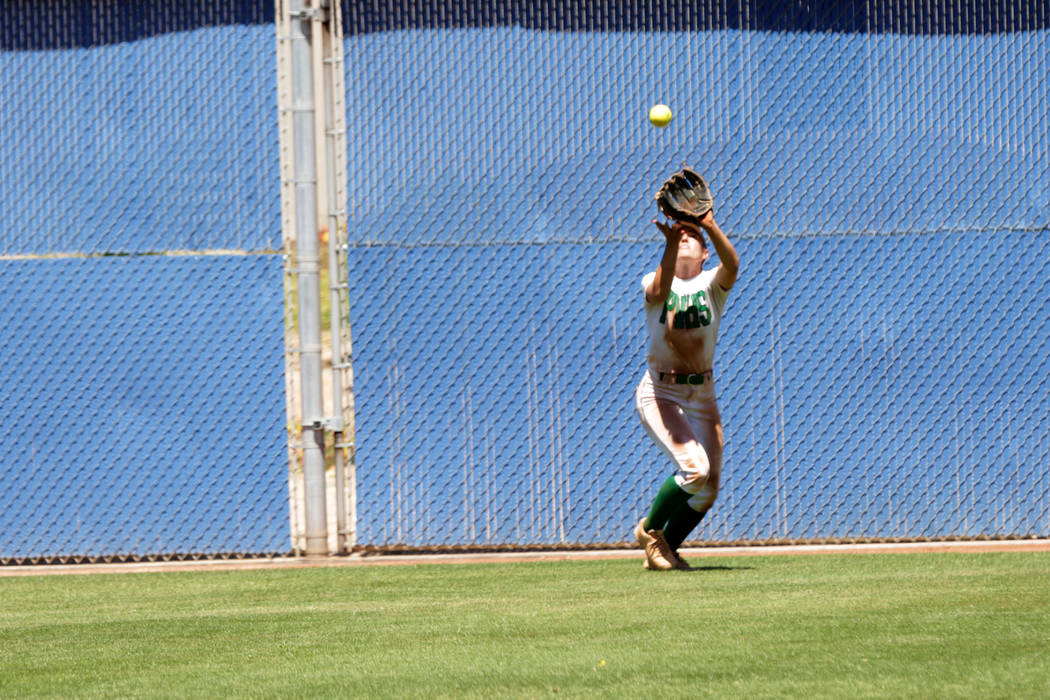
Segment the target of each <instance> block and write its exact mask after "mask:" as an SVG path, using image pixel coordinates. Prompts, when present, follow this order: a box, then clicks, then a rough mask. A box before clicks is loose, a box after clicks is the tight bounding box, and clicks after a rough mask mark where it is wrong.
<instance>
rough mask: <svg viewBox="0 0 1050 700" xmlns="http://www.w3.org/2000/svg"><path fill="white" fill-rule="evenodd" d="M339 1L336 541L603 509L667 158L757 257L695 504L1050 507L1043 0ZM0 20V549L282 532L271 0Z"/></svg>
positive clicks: (639, 353) (796, 535) (1049, 26)
mask: <svg viewBox="0 0 1050 700" xmlns="http://www.w3.org/2000/svg"><path fill="white" fill-rule="evenodd" d="M308 5H309V7H310V8H311V10H312V9H317V8H320V9H321V10H322V11H323V10H324V9H325V8H328V10H329V11H331V9H332V8H331V7H330V6H329V5H328V4H327V3H320V2H316V3H308ZM338 9H339V10H340V13H339V16H341V19H342V27H341V29H342V33H343V36H344V40H343V44H342V51H341V52H339V51H335V52H333V55H339V54H340V53H341V60H342V62H343V65H344V66H345V70H344V73H343V77H344V80H345V95H343V96H342V97H344V98H345V99H343V100H340V101H339V102H340V103H341V107H342V105H345V114H346V121H347V124H348V131H347V133H346V134H345V136H346V149H345V150H346V156H347V157H346V168H345V170H346V174H345V178H346V190H345V191H346V202H345V205H346V206H345V223H346V231H345V234H346V241H347V247H346V250H345V251H342V248H341V244H340V251H341V252H340V255H342V254H344V253H345V255H346V258H347V265H346V268H347V270H348V275H347V279H346V280H345V283H346V286H347V289H346V296H347V298H348V299H349V304H348V306H349V315H350V321H351V328H352V331H353V341H354V346H353V374H352V380H353V385H352V387H350V386H349V384H348V385H347V386H346V387H344V388H345V389H346V390H348V391H349V390H350V389H351V388H352V391H353V395H352V400H353V406H354V415H353V422H352V425H347V426H345V427H346V429H347V438H346V439H347V443H346V445H347V447H346V448H345V449H347V450H348V451H347V454H348V455H350V456H351V457H352V460H353V464H352V466H353V470H351V479H350V483H349V484H348V486H347V488H348V493H349V494H351V496H350V497H349V506H350V509H351V514H350V522H349V524H348V525H347V526H346V527H347V530H346V534H347V535H348V536H350V537H351V538H352V539H353V540H354V541H355V543H356V545H357V546H358V547H359V548H362V547H363V548H369V547H374V548H386V549H396V548H401V547H408V548H426V547H530V546H535V547H549V546H585V545H595V544H611V545H619V544H622V543H624V542H625V541H627V540H629V539H630V529H631V525H632V524H633V523H634V522H635V521H636V520H637V518H638V517H640V514H642V513H643V512H644V510H645V508H647V506H648V504H649V503H650V501H651V498H652V496H653V494H654V493H655V489H656V487H657V485H658V484H659V483H660V482H662V480H663V479H664V478H665V477H666V475H667V474H668V470H669V468H670V466H669V464H668V463H667V462H666V458H665V457H664V456H663V454H662V453H661V452H659V450H658V449H657V448H656V447H655V446H654V445H653V444H652V443H651V442H650V441H649V439H648V438H647V437H646V435H645V433H644V431H643V430H642V428H641V425H640V424H639V422H638V420H637V418H636V416H635V415H634V411H633V391H634V387H635V385H636V383H637V381H638V379H639V378H640V375H641V372H642V371H643V367H644V352H645V350H644V348H645V338H644V335H643V332H644V321H643V313H642V308H641V299H640V293H639V280H640V278H641V276H642V275H643V274H644V273H645V272H647V271H648V270H650V269H652V267H653V266H654V265H655V264H656V261H657V258H658V256H659V253H660V247H661V244H660V239H659V234H658V232H657V231H656V229H655V228H654V227H653V226H652V224H651V219H652V218H653V217H654V216H655V215H656V209H655V207H654V205H653V202H652V194H653V192H654V191H655V189H656V188H657V186H658V184H659V183H660V181H661V180H662V179H663V178H664V177H665V176H666V175H667V174H668V172H669V171H671V170H673V169H676V168H677V167H679V166H680V165H681V164H682V163H683V162H687V163H689V164H691V165H693V166H694V167H696V168H698V169H699V170H701V171H702V172H703V173H704V174H705V175H706V176H707V177H708V178H709V180H710V182H711V184H712V187H713V189H714V193H715V197H716V211H717V214H718V217H719V221H720V223H721V224H722V227H723V228H724V229H725V230H726V231H727V233H728V234H729V235H730V237H731V238H732V240H733V241H734V243H735V244H736V247H737V249H738V250H739V252H740V255H741V260H742V268H741V277H740V281H739V283H738V285H737V286H736V287H735V288H734V290H733V292H732V294H731V295H730V298H729V303H728V307H727V317H726V321H725V324H724V325H723V332H722V337H721V340H720V343H719V351H718V355H717V357H716V366H715V372H716V386H717V389H718V393H719V399H720V404H721V407H722V414H723V419H724V423H725V430H726V436H727V444H726V453H725V459H724V474H723V487H722V491H721V494H720V497H719V501H718V503H717V504H716V506H715V508H714V510H713V511H712V512H711V515H710V516H709V517H708V518H707V519H706V520H705V521H704V523H703V525H702V527H701V528H700V529H699V530H698V531H697V532H696V533H695V536H696V537H697V538H699V539H702V540H705V541H711V542H737V541H782V540H824V539H884V538H900V539H915V538H943V537H984V536H1015V537H1025V536H1046V535H1048V534H1050V496H1048V494H1050V437H1048V436H1050V418H1048V416H1050V379H1048V378H1047V377H1048V376H1050V361H1048V360H1047V358H1048V357H1050V321H1048V320H1047V319H1048V318H1050V301H1048V299H1050V295H1048V294H1047V293H1046V285H1047V279H1048V275H1047V270H1050V231H1048V228H1050V81H1048V80H1047V75H1050V46H1048V44H1050V12H1048V10H1047V7H1046V5H1045V3H1043V2H1039V1H1037V0H981V1H980V2H968V3H959V2H948V1H947V0H945V1H943V2H942V1H937V2H932V3H926V4H924V5H922V6H921V7H919V6H916V5H915V4H914V3H908V2H888V3H869V2H859V1H858V2H845V3H831V4H825V6H820V5H818V4H813V3H775V2H767V1H765V0H761V1H759V0H747V1H744V2H733V3H727V2H723V1H721V0H719V1H710V2H708V1H705V2H700V3H693V2H685V0H664V1H660V2H649V3H633V2H611V3H609V2H596V1H595V2H590V1H574V2H560V1H559V2H542V3H541V2H523V1H519V0H499V1H497V2H480V1H478V2H475V1H474V0H467V1H466V2H462V1H456V2H449V1H448V0H410V1H408V2H401V3H389V2H378V1H377V2H372V1H366V2H350V1H349V0H346V1H344V2H341V3H340V6H339V8H338ZM0 16H2V19H3V21H2V22H0V94H2V95H3V99H2V101H0V125H2V128H0V268H2V273H3V279H4V280H5V281H6V285H7V286H6V293H5V294H4V296H3V299H2V300H0V360H2V362H0V367H2V368H3V369H0V374H2V375H3V379H4V381H5V386H8V387H9V400H8V401H7V402H5V406H4V408H3V409H0V421H2V423H3V431H2V435H3V437H2V438H0V440H2V443H3V444H2V454H3V455H4V456H5V460H4V463H3V464H2V465H0V561H3V562H18V561H26V560H54V559H69V558H77V557H89V558H90V557H103V556H110V557H112V556H116V557H121V556H129V557H149V556H168V557H170V556H212V555H219V554H267V553H281V552H288V551H289V550H290V549H293V548H295V547H298V546H299V545H298V544H297V537H298V536H299V530H300V529H301V526H300V525H299V524H293V525H290V519H296V518H299V517H301V514H298V511H297V504H295V503H293V504H291V507H290V504H289V499H290V498H292V499H293V500H294V499H295V498H297V496H296V493H297V489H298V486H297V485H296V481H295V471H296V468H297V460H298V459H299V455H298V454H297V450H298V449H299V447H297V445H298V444H299V435H298V434H297V426H296V420H298V419H301V416H298V415H297V414H296V411H297V410H299V409H297V408H296V398H295V397H294V396H290V395H286V393H287V392H292V393H295V392H296V391H297V384H296V381H297V380H296V378H295V377H294V376H293V375H292V374H289V373H288V372H287V370H286V365H285V362H286V359H288V358H292V359H291V360H289V366H290V365H291V364H293V363H294V355H295V353H296V352H297V351H298V350H297V349H295V348H291V347H286V345H285V344H286V338H285V331H286V328H285V326H286V324H287V323H289V319H290V318H294V317H295V315H296V312H295V311H294V310H293V309H291V308H284V307H285V302H286V299H285V294H286V293H289V294H290V293H292V292H293V291H294V290H293V289H292V287H291V286H288V287H287V288H285V285H284V283H283V282H284V281H286V280H287V279H288V271H287V270H286V269H285V268H286V267H287V266H288V265H290V264H292V263H290V262H288V261H287V260H286V259H285V257H284V256H283V255H282V253H285V252H294V251H292V250H291V249H289V251H285V248H286V247H287V243H288V239H287V231H285V232H284V233H285V236H284V238H282V227H286V226H287V224H286V222H284V221H282V204H281V200H282V192H284V190H285V189H287V187H286V185H287V184H288V183H282V178H283V177H285V176H284V175H283V173H282V170H281V159H282V154H281V153H280V151H281V145H280V142H279V134H278V131H279V128H280V127H279V122H281V120H284V119H285V118H286V117H285V116H282V115H284V112H283V111H282V109H284V108H283V107H282V106H281V105H279V104H278V94H279V91H280V90H282V89H284V88H282V87H280V86H279V85H278V82H279V81H278V73H280V67H279V66H278V56H277V54H278V51H277V50H276V49H275V44H279V42H280V40H281V38H280V36H278V38H277V41H276V42H275V34H278V35H280V33H281V31H280V30H279V29H278V28H277V27H275V24H274V21H275V20H274V18H275V7H274V3H272V2H267V1H261V0H251V1H249V0H237V1H235V2H231V3H219V4H216V3H208V2H204V1H203V0H192V1H190V2H174V1H172V0H149V1H148V2H124V1H123V0H68V1H67V0H48V1H47V2H24V1H19V0H11V1H8V2H4V3H2V4H0ZM329 16H332V15H329ZM315 21H316V20H315ZM657 102H663V103H666V104H668V105H670V106H671V108H672V109H673V110H674V113H675V118H674V120H673V121H672V123H671V124H670V126H668V127H666V128H664V129H655V128H653V127H652V126H651V125H649V123H648V122H647V121H646V119H645V115H646V113H647V111H648V108H649V107H650V106H651V105H652V104H654V103H657ZM340 150H342V149H340ZM285 157H287V154H285ZM341 186H342V182H339V183H337V191H339V192H341V191H342V190H339V189H338V187H341ZM285 198H287V197H285ZM341 204H343V203H342V202H336V203H335V204H334V205H333V210H341V209H340V205H341ZM322 215H323V213H322ZM340 216H341V215H340ZM330 233H338V234H339V235H338V236H336V235H332V236H329V237H328V238H327V240H328V241H337V242H338V241H341V240H342V239H341V236H342V231H341V227H340V230H339V231H337V232H336V231H333V232H330ZM331 277H332V278H333V279H336V280H338V281H340V282H343V281H344V280H342V279H341V275H340V274H337V275H332V276H331ZM343 303H344V302H343V301H340V302H339V303H335V302H333V308H334V307H339V306H341V305H342V304H343ZM345 331H346V329H345V328H344V329H342V330H341V331H340V332H341V333H343V332H345ZM346 340H347V343H346V345H347V346H348V345H349V342H348V341H349V338H347V339H346ZM328 342H329V343H333V342H334V340H333V339H332V338H329V339H328ZM345 349H346V348H340V350H339V351H337V352H332V351H331V350H330V349H329V350H328V351H327V354H326V355H325V356H326V357H328V358H329V360H328V361H329V362H330V363H335V364H342V362H343V358H342V355H341V354H340V353H342V352H343V351H344V350H345ZM332 358H339V359H338V361H337V360H336V359H332ZM333 366H334V365H333ZM347 377H348V378H349V377H351V375H350V374H349V372H348V371H347ZM286 382H287V383H286ZM330 398H331V397H330V396H326V400H329V399H330ZM286 410H288V411H289V413H288V414H287V415H286ZM327 437H328V439H329V441H331V437H332V435H331V433H329V434H328V435H327ZM326 447H327V448H329V451H330V450H331V447H332V446H331V444H328V445H326ZM350 447H352V450H351V449H349V448H350ZM340 449H344V448H343V447H341V448H340ZM289 462H291V467H292V472H293V479H292V481H289ZM328 478H329V480H333V477H332V473H331V470H329V474H328ZM338 497H339V496H337V497H336V498H338ZM329 502H330V503H332V502H333V499H332V495H331V494H329ZM329 515H330V516H331V514H329ZM342 534H344V533H342V532H340V535H342Z"/></svg>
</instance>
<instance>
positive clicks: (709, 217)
mask: <svg viewBox="0 0 1050 700" xmlns="http://www.w3.org/2000/svg"><path fill="white" fill-rule="evenodd" d="M713 226H715V210H714V209H711V210H709V211H708V212H707V213H706V214H704V215H703V216H701V217H700V228H702V229H704V230H705V231H709V230H710V229H711V228H712V227H713Z"/></svg>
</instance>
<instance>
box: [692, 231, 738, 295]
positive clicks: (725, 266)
mask: <svg viewBox="0 0 1050 700" xmlns="http://www.w3.org/2000/svg"><path fill="white" fill-rule="evenodd" d="M700 227H701V228H702V229H704V232H705V233H707V237H708V238H709V239H710V240H711V245H713V246H714V247H715V252H716V253H718V260H719V263H720V264H719V265H718V269H717V270H715V282H717V283H718V285H719V286H720V287H721V288H722V289H724V290H726V291H727V292H728V291H729V290H730V289H732V288H733V284H734V283H735V282H736V276H737V273H738V272H739V270H740V256H739V255H737V252H736V248H734V247H733V244H732V242H730V240H729V237H728V236H726V235H725V233H723V232H722V229H721V228H719V227H718V224H717V223H715V216H714V214H713V213H712V212H707V213H706V214H704V216H703V217H702V218H701V219H700Z"/></svg>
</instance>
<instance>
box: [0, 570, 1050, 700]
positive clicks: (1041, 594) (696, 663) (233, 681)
mask: <svg viewBox="0 0 1050 700" xmlns="http://www.w3.org/2000/svg"><path fill="white" fill-rule="evenodd" d="M694 565H696V566H697V567H698V568H697V570H696V571H691V572H661V573H652V572H646V571H643V570H642V568H641V566H640V562H639V561H637V560H608V561H578V562H532V563H500V564H450V565H437V564H425V565H416V566H379V567H339V568H318V569H295V570H279V571H278V570H273V571H265V570H264V571H225V572H170V573H147V574H104V575H83V576H81V575H72V576H40V577H8V578H0V696H2V697H34V696H35V697H40V696H58V697H97V696H103V697H139V696H149V697H248V696H250V697H428V698H440V697H477V698H493V697H524V698H554V697H558V698H563V697H624V698H668V697H682V698H685V697H703V696H710V697H747V698H752V697H792V698H796V697H833V698H852V697H895V698H898V697H923V698H926V697H959V698H973V697H985V696H992V697H1044V698H1045V697H1048V696H1050V553H972V554H955V553H939V554H917V553H909V554H836V555H819V556H818V555H809V556H761V557H754V556H751V557H720V558H705V559H696V560H695V561H694Z"/></svg>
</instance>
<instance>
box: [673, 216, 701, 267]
mask: <svg viewBox="0 0 1050 700" xmlns="http://www.w3.org/2000/svg"><path fill="white" fill-rule="evenodd" d="M671 228H672V229H673V230H674V231H677V232H678V233H679V234H680V235H681V238H680V239H679V240H678V255H679V257H681V256H683V255H686V256H689V257H696V258H699V259H700V261H701V262H703V261H705V260H707V257H708V255H709V253H708V251H707V241H706V240H704V236H703V234H702V233H700V227H699V226H697V225H696V224H691V223H689V222H688V221H676V222H674V225H673V226H672V227H671Z"/></svg>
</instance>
